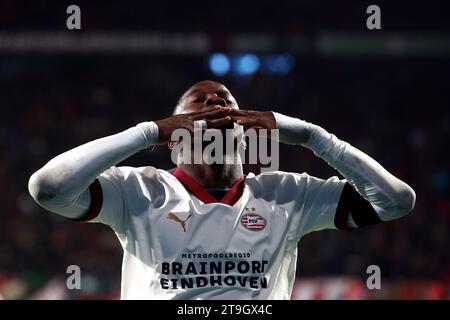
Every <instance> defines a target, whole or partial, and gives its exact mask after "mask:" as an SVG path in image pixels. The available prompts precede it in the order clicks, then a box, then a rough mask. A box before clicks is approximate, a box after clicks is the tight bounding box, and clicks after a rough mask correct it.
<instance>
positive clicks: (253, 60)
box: [208, 53, 295, 77]
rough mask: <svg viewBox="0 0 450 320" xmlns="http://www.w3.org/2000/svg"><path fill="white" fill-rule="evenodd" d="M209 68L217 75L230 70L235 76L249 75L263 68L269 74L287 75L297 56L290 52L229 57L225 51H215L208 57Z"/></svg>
mask: <svg viewBox="0 0 450 320" xmlns="http://www.w3.org/2000/svg"><path fill="white" fill-rule="evenodd" d="M208 66H209V70H210V71H211V72H212V73H213V74H214V75H216V76H225V75H228V74H229V73H230V72H231V73H232V74H233V75H234V76H238V77H249V76H252V75H254V74H255V73H256V72H258V71H259V70H261V72H262V73H264V74H267V75H278V76H284V75H287V74H288V73H289V72H291V71H292V69H293V68H294V66H295V58H294V57H293V56H292V55H291V54H288V53H284V54H269V55H255V54H251V53H247V54H241V55H235V56H233V57H232V58H229V57H228V56H227V55H226V54H224V53H213V54H211V55H210V56H209V57H208Z"/></svg>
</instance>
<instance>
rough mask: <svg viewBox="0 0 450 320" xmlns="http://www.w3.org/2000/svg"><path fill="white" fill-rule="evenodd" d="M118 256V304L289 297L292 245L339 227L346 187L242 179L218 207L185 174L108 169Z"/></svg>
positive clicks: (106, 216)
mask: <svg viewBox="0 0 450 320" xmlns="http://www.w3.org/2000/svg"><path fill="white" fill-rule="evenodd" d="M98 180H99V181H100V184H101V187H102V190H103V204H102V205H101V209H100V211H99V214H98V216H97V217H95V218H94V219H93V220H91V221H93V222H101V223H104V224H106V225H109V226H110V227H111V228H112V229H113V230H114V231H115V233H116V234H117V236H118V238H119V240H120V243H121V244H122V247H123V250H124V256H123V265H122V292H121V298H122V299H289V298H290V296H291V292H292V288H293V285H294V281H295V270H296V263H297V243H298V241H299V240H300V238H301V237H302V236H303V235H305V234H307V233H309V232H312V231H317V230H321V229H335V228H336V227H335V224H334V218H335V213H336V208H337V205H338V202H339V198H340V195H341V193H342V189H343V186H344V185H345V182H346V181H345V180H340V179H338V178H337V177H332V178H330V179H328V180H322V179H318V178H315V177H312V176H309V175H307V174H305V173H302V174H297V173H287V172H280V171H277V172H270V173H263V174H259V175H257V176H255V175H254V174H249V175H247V176H246V177H245V178H244V177H242V178H241V179H240V180H239V181H237V182H236V183H235V184H234V185H233V187H232V188H231V189H230V190H229V191H228V193H227V194H226V195H225V197H224V198H223V199H222V200H221V201H217V200H216V199H215V198H214V197H213V196H212V195H211V194H209V193H208V191H207V190H206V189H204V188H203V187H202V186H201V185H200V184H199V183H198V182H196V181H195V180H194V179H193V178H191V177H190V176H188V175H187V174H186V173H184V172H183V171H182V170H180V169H177V170H175V171H174V172H173V173H169V172H167V171H164V170H160V169H156V168H154V167H143V168H131V167H112V168H110V169H108V170H107V171H105V172H104V173H103V174H101V175H100V176H99V177H98Z"/></svg>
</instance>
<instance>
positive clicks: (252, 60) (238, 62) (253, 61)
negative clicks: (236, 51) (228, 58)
mask: <svg viewBox="0 0 450 320" xmlns="http://www.w3.org/2000/svg"><path fill="white" fill-rule="evenodd" d="M232 65H233V71H234V73H235V74H237V75H238V76H244V77H245V76H251V75H253V74H254V73H256V72H257V71H258V70H259V67H260V65H261V62H260V61H259V58H258V57H257V56H256V55H254V54H243V55H238V56H236V57H235V58H234V59H233V63H232Z"/></svg>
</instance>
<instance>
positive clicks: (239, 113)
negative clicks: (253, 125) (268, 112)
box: [230, 109, 257, 117]
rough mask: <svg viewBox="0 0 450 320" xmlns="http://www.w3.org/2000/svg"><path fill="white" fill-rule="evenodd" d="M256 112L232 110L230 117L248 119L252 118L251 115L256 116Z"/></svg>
mask: <svg viewBox="0 0 450 320" xmlns="http://www.w3.org/2000/svg"><path fill="white" fill-rule="evenodd" d="M256 112H257V111H251V110H240V109H232V110H231V111H230V115H232V116H242V117H248V116H251V115H253V114H255V113H256Z"/></svg>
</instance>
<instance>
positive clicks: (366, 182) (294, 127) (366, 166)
mask: <svg viewBox="0 0 450 320" xmlns="http://www.w3.org/2000/svg"><path fill="white" fill-rule="evenodd" d="M271 114H273V116H272V117H271ZM232 116H233V120H234V121H237V122H238V124H242V125H248V126H253V127H262V128H267V129H274V128H278V129H279V139H280V141H281V142H283V143H287V144H294V145H303V146H305V147H307V148H309V149H311V150H312V151H313V152H314V153H315V154H316V155H317V156H318V157H320V158H322V159H323V160H325V161H326V162H327V163H328V164H330V165H331V166H332V167H334V168H335V169H336V170H338V171H339V172H340V173H341V174H342V175H343V176H344V178H345V179H346V180H347V182H348V184H347V185H346V186H344V189H343V192H342V194H341V198H340V200H339V205H338V210H339V212H337V214H339V215H340V216H337V217H336V218H337V220H336V222H337V224H340V225H337V226H338V227H340V228H342V229H345V228H347V227H358V226H364V225H369V224H374V223H377V222H382V221H389V220H394V219H398V218H400V217H403V216H405V215H406V214H408V213H409V212H410V211H411V210H412V209H413V207H414V204H415V200H416V195H415V193H414V190H413V189H412V188H411V187H410V186H408V185H407V184H406V183H405V182H403V181H401V180H399V179H397V178H396V177H394V176H393V175H392V174H391V173H389V172H388V171H387V170H386V169H385V168H383V167H382V166H381V165H380V164H379V163H378V162H376V161H375V160H374V159H372V158H371V157H369V156H368V155H367V154H365V153H363V152H362V151H360V150H358V149H356V148H354V147H353V146H351V145H350V144H349V143H347V142H344V141H342V140H339V139H338V138H337V137H336V136H334V135H332V134H330V133H328V132H327V131H326V130H325V129H323V128H321V127H319V126H317V125H314V124H311V123H308V122H306V121H303V120H300V119H296V118H291V117H288V116H285V115H281V114H279V113H275V112H274V113H272V112H258V111H247V113H246V114H245V113H244V112H243V111H235V112H232Z"/></svg>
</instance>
